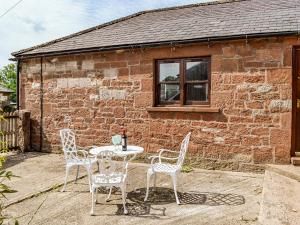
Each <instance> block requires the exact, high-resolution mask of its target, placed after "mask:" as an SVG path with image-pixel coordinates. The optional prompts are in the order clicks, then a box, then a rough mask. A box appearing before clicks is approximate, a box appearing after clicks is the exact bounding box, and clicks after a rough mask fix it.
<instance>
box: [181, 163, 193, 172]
mask: <svg viewBox="0 0 300 225" xmlns="http://www.w3.org/2000/svg"><path fill="white" fill-rule="evenodd" d="M192 171H193V168H192V167H191V166H190V165H187V164H185V165H183V166H182V167H181V172H183V173H189V172H192Z"/></svg>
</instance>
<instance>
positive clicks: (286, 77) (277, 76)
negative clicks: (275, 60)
mask: <svg viewBox="0 0 300 225" xmlns="http://www.w3.org/2000/svg"><path fill="white" fill-rule="evenodd" d="M267 83H271V84H291V83H292V69H291V68H286V69H283V68H281V69H269V70H267Z"/></svg>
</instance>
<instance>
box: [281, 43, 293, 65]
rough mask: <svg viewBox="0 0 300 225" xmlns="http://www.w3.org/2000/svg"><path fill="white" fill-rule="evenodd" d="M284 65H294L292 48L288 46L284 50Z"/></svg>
mask: <svg viewBox="0 0 300 225" xmlns="http://www.w3.org/2000/svg"><path fill="white" fill-rule="evenodd" d="M283 66H288V67H291V66H292V48H291V47H288V48H285V49H284V52H283Z"/></svg>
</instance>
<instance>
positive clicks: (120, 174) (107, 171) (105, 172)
mask: <svg viewBox="0 0 300 225" xmlns="http://www.w3.org/2000/svg"><path fill="white" fill-rule="evenodd" d="M115 156H116V155H115V153H114V152H113V151H109V150H108V151H103V152H100V153H99V154H98V155H97V158H98V160H99V171H98V172H97V173H96V174H94V175H92V210H91V215H94V207H95V203H96V202H97V195H98V188H100V187H109V188H110V190H109V194H108V197H107V198H106V200H105V201H107V200H108V199H109V198H110V196H111V191H112V187H118V188H120V189H121V192H122V202H123V208H124V214H127V209H126V207H125V204H126V177H127V169H128V161H126V160H125V159H124V161H123V162H122V166H119V167H117V164H120V163H121V162H116V161H114V160H113V157H115Z"/></svg>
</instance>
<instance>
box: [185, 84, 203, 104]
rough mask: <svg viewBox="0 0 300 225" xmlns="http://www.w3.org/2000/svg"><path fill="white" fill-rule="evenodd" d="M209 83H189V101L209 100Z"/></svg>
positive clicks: (187, 93)
mask: <svg viewBox="0 0 300 225" xmlns="http://www.w3.org/2000/svg"><path fill="white" fill-rule="evenodd" d="M207 93H208V84H207V83H206V84H187V92H186V98H187V101H207V100H208V99H207V96H208V95H207Z"/></svg>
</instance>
